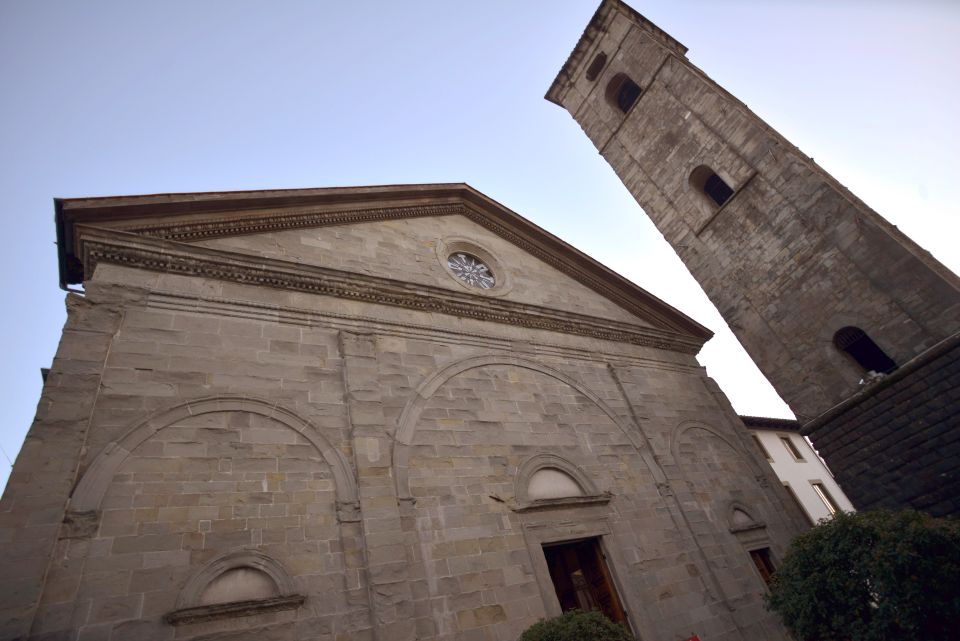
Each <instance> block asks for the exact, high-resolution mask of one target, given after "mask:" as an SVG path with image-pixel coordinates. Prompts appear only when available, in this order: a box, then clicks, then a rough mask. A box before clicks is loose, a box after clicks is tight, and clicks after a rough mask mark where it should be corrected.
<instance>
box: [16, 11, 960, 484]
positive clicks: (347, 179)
mask: <svg viewBox="0 0 960 641" xmlns="http://www.w3.org/2000/svg"><path fill="white" fill-rule="evenodd" d="M597 3H598V0H556V1H552V2H547V1H546V0H543V1H535V0H522V1H521V0H477V1H458V2H451V1H449V0H447V1H446V2H440V1H425V0H424V1H418V0H410V1H408V2H396V1H392V2H387V1H382V2H374V1H369V0H368V1H367V2H355V3H349V2H332V1H329V2H328V1H319V0H317V1H314V2H307V1H292V0H290V1H287V0H275V1H273V2H253V1H240V0H219V1H217V0H207V1H204V2H196V1H184V0H166V1H164V2H146V1H145V0H144V1H133V0H123V1H113V2H106V1H89V2H76V1H75V0H72V1H67V0H63V1H48V0H0V83H2V84H0V87H2V88H3V100H2V101H0V154H2V156H0V163H2V164H0V168H2V171H0V188H2V195H3V200H2V202H3V205H2V208H0V215H2V217H3V223H4V229H5V236H6V251H5V252H4V253H3V256H2V261H3V274H4V276H5V278H4V284H5V288H4V289H5V292H4V293H5V299H6V305H5V312H6V313H5V314H3V315H2V316H0V322H2V323H3V325H4V326H3V332H4V335H5V336H6V337H7V340H8V341H9V342H8V344H7V345H8V347H7V352H6V355H5V358H3V359H2V361H0V377H2V381H0V382H2V389H3V395H4V398H3V400H4V407H5V412H4V413H3V418H2V422H0V445H2V447H3V449H4V450H5V452H6V453H7V454H8V455H9V456H10V457H13V456H15V455H16V452H17V451H18V449H19V446H20V444H21V442H22V440H23V437H24V435H25V433H26V430H27V429H28V427H29V425H30V422H31V420H32V417H33V414H34V412H35V410H36V403H37V400H38V398H39V394H40V373H39V370H40V368H41V367H47V366H49V364H50V361H51V359H52V357H53V354H54V352H55V349H56V344H57V341H58V338H59V333H60V329H61V327H62V324H63V320H64V311H63V309H64V308H63V298H64V293H63V292H62V291H61V290H60V289H59V288H58V286H57V261H56V249H55V247H54V244H53V243H54V226H53V202H52V199H53V198H54V197H57V196H59V197H73V196H90V195H120V194H136V193H155V192H170V191H214V190H230V189H269V188H287V187H320V186H335V185H368V184H381V183H417V182H444V181H465V182H468V183H470V184H471V185H473V186H474V187H476V188H477V189H479V190H481V191H483V192H484V193H486V194H487V195H489V196H490V197H492V198H494V199H496V200H498V201H500V202H501V203H503V204H505V205H506V206H508V207H510V208H512V209H514V210H515V211H517V212H518V213H520V214H521V215H523V216H526V217H528V218H530V219H531V220H533V221H534V222H536V223H537V224H539V225H541V226H543V227H545V228H546V229H548V230H550V231H551V232H553V233H555V234H557V235H558V236H560V237H561V238H563V239H564V240H567V241H568V242H570V243H572V244H573V245H575V246H577V247H578V248H579V249H581V250H583V251H585V252H587V253H588V254H590V255H592V256H593V257H594V258H596V259H598V260H599V261H601V262H603V263H605V264H607V265H608V266H610V267H611V268H613V269H615V270H617V271H619V272H620V273H622V274H623V275H625V276H627V277H628V278H630V279H632V280H634V281H635V282H637V283H638V284H640V285H641V286H643V287H645V288H647V289H648V290H650V291H652V292H653V293H655V294H657V295H658V296H660V297H661V298H663V299H665V300H666V301H667V302H668V303H670V304H672V305H674V306H676V307H678V308H680V309H681V310H682V311H684V312H686V313H687V314H689V315H691V316H693V317H694V318H696V319H697V320H698V321H700V322H701V323H703V324H705V325H707V326H709V327H710V328H712V329H714V330H715V331H717V337H716V338H715V339H714V340H712V341H711V342H710V343H709V344H708V346H707V347H706V348H705V349H704V351H703V352H702V355H701V362H703V363H704V364H705V365H706V366H707V368H708V370H709V372H710V373H711V375H713V376H714V377H715V378H716V379H717V380H718V381H719V383H720V385H721V386H722V387H723V389H724V390H725V391H726V392H727V394H728V395H729V396H730V398H731V400H732V401H733V403H734V406H735V407H736V408H737V410H738V411H740V412H742V413H751V414H766V415H779V416H786V415H789V414H788V413H786V409H785V408H784V406H783V405H782V403H780V402H779V400H778V399H777V398H776V396H775V394H773V392H772V390H770V388H769V386H768V385H767V384H766V383H765V381H763V380H762V378H761V377H760V376H759V374H757V373H756V371H755V369H754V368H752V366H751V365H750V364H749V362H748V360H747V359H746V356H745V355H744V354H743V353H742V350H739V347H738V346H737V345H736V343H735V340H734V339H733V338H732V336H731V335H729V333H728V332H726V331H725V328H724V326H723V323H722V320H721V319H720V317H719V316H718V315H717V313H716V312H715V311H714V310H713V309H712V308H711V307H710V306H709V303H707V301H706V298H705V297H704V295H703V294H702V292H700V290H699V287H698V286H697V285H696V283H695V282H693V281H692V280H691V279H690V277H689V276H688V275H687V274H686V271H685V269H684V268H683V267H682V265H681V264H680V263H679V261H678V260H677V259H676V258H675V256H674V255H673V253H672V251H671V250H670V249H669V247H668V246H667V245H666V244H665V243H664V241H663V240H662V238H661V237H660V235H659V233H658V232H657V231H656V229H655V228H654V227H653V226H652V225H651V224H650V223H649V222H648V221H647V219H646V218H645V216H644V215H643V213H642V211H641V210H640V209H639V207H638V206H637V205H636V204H635V203H634V202H633V200H632V199H631V198H630V196H629V194H627V192H626V190H625V189H624V188H623V187H622V185H621V184H620V182H619V180H617V179H616V177H615V176H614V174H613V172H612V170H611V169H610V168H609V167H608V166H607V165H606V164H605V162H604V161H603V160H602V159H601V158H600V157H599V156H598V155H597V153H596V150H595V149H594V148H593V146H592V145H591V144H590V142H589V141H588V140H587V138H586V137H585V136H584V135H583V133H582V132H581V131H580V129H579V127H578V126H577V125H576V123H574V121H573V120H572V119H571V118H570V117H569V116H568V115H567V114H566V112H564V111H563V110H561V109H560V108H558V107H556V106H555V105H552V104H550V103H548V102H546V101H545V100H543V94H544V93H545V92H546V90H547V88H548V87H549V85H550V82H551V81H552V80H553V78H554V76H555V75H556V73H557V72H558V71H559V69H560V66H561V65H562V64H563V62H564V60H566V57H567V55H568V54H569V52H570V50H571V49H572V48H573V46H574V44H575V43H576V41H577V38H579V36H580V34H581V32H582V31H583V28H584V26H585V25H586V23H587V21H588V20H589V18H590V16H591V15H592V14H593V11H594V10H595V8H596V5H597ZM633 6H634V7H635V8H636V9H637V10H638V11H640V12H641V13H643V14H644V15H646V16H647V17H648V18H649V19H651V20H652V21H653V22H655V23H656V24H657V25H658V26H660V27H661V28H663V29H664V30H666V31H667V32H668V33H670V34H671V35H673V36H674V37H676V38H677V39H678V40H680V41H681V42H683V43H684V44H685V45H687V46H688V47H689V48H690V52H689V54H688V55H689V57H690V59H691V60H692V61H693V62H694V63H695V64H697V65H698V66H700V67H701V68H702V69H704V70H705V71H706V72H707V73H708V74H709V75H711V76H712V77H713V78H714V79H715V80H717V81H718V82H720V83H721V84H723V85H724V86H725V87H726V88H727V89H729V90H730V91H732V92H733V93H734V94H735V95H737V96H738V97H739V98H741V99H742V100H743V101H744V102H746V103H747V104H748V105H749V106H750V107H751V108H752V109H754V110H755V111H756V112H757V113H758V114H759V115H761V116H762V117H764V118H765V119H766V120H767V121H768V122H769V123H770V124H771V125H773V126H774V127H775V128H777V129H779V130H780V131H781V132H782V133H783V134H784V135H786V136H787V137H788V138H790V139H791V140H792V142H794V143H795V144H797V145H798V146H799V147H800V148H801V149H802V150H803V151H805V152H806V153H808V154H810V155H811V156H813V157H814V158H815V159H816V160H817V161H818V162H819V163H820V164H822V165H823V166H824V167H826V168H827V169H828V170H829V171H831V172H832V173H834V175H835V176H836V177H837V178H838V179H839V180H840V181H841V182H843V183H845V184H846V185H847V186H848V187H850V188H851V189H852V190H853V191H854V192H855V193H856V194H857V195H859V196H860V197H861V198H863V199H864V200H865V201H866V202H867V203H868V204H870V205H871V206H873V207H874V208H875V209H877V210H878V211H879V212H880V213H881V214H882V215H884V216H886V217H887V218H888V219H889V220H891V221H892V222H894V223H895V224H897V225H898V226H900V227H901V229H903V230H904V231H906V232H907V233H908V234H910V235H911V236H913V237H914V239H915V240H917V241H918V242H919V243H920V244H921V245H923V246H924V247H926V248H927V249H929V250H931V251H932V252H933V253H934V255H936V256H937V257H938V258H939V259H940V260H942V261H944V262H945V263H946V264H947V265H948V266H949V267H951V268H952V269H953V270H954V271H957V270H958V269H960V259H958V255H957V252H956V251H955V250H954V245H955V243H956V241H957V238H958V232H960V221H958V219H960V207H958V202H960V201H958V198H957V194H956V191H957V182H958V180H957V177H958V170H960V161H958V158H957V150H958V149H960V124H958V114H960V74H958V61H960V3H955V2H949V3H948V2H940V3H933V2H911V3H899V2H892V1H891V2H842V1H841V2H836V1H835V2H827V1H822V2H808V3H801V2H787V1H786V0H782V1H779V2H777V1H764V2H761V1H760V0H752V1H744V2H720V1H716V0H714V1H712V2H685V1H681V0H671V1H663V0H656V1H655V0H636V1H635V2H634V4H633ZM0 460H2V459H0ZM5 467H6V463H5V462H4V464H3V465H0V468H5ZM6 472H7V470H6V469H4V470H2V472H0V483H2V482H4V480H5V476H6Z"/></svg>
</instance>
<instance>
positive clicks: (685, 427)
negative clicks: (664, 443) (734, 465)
mask: <svg viewBox="0 0 960 641" xmlns="http://www.w3.org/2000/svg"><path fill="white" fill-rule="evenodd" d="M692 429H700V430H703V431H704V432H709V433H710V434H712V435H713V436H716V437H717V438H718V439H720V440H721V441H723V443H724V444H726V445H727V447H729V448H730V449H731V450H733V452H734V454H736V455H737V456H738V457H739V458H740V459H741V460H742V461H743V462H744V463H745V464H746V465H747V467H749V468H750V476H751V477H752V478H753V480H754V482H757V477H759V476H762V471H761V470H760V468H759V467H758V466H757V465H756V463H755V462H754V461H753V460H751V459H750V457H749V456H746V455H745V454H744V452H743V450H742V449H741V448H740V447H738V446H737V445H735V444H734V443H733V442H732V441H731V439H730V438H729V437H728V436H724V435H723V434H721V433H720V432H719V431H717V430H716V429H714V428H712V427H710V426H708V425H704V424H703V423H698V422H695V421H684V422H683V423H680V424H679V425H677V426H676V427H675V428H673V433H672V434H671V435H670V454H671V456H673V460H674V461H679V460H680V451H679V449H678V448H679V446H680V439H681V438H682V437H683V435H684V434H686V433H687V432H688V431H690V430H692Z"/></svg>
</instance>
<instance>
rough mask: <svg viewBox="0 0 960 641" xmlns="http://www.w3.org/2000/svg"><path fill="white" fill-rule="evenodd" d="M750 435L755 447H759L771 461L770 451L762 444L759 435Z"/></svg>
mask: <svg viewBox="0 0 960 641" xmlns="http://www.w3.org/2000/svg"><path fill="white" fill-rule="evenodd" d="M751 436H752V437H753V442H754V443H756V444H757V447H759V448H760V451H761V452H763V455H764V456H765V457H766V459H767V460H768V461H770V462H771V463H773V457H772V456H770V452H768V451H767V448H766V447H765V446H764V444H763V441H761V440H760V437H759V436H757V435H756V434H751Z"/></svg>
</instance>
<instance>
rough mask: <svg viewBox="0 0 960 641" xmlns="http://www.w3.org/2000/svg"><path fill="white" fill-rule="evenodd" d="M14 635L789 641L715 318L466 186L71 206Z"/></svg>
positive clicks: (18, 490)
mask: <svg viewBox="0 0 960 641" xmlns="http://www.w3.org/2000/svg"><path fill="white" fill-rule="evenodd" d="M57 229H58V237H59V241H60V252H61V254H60V260H61V276H62V280H63V283H64V285H65V286H67V287H69V286H71V285H75V284H82V285H83V292H82V293H79V292H76V291H72V292H71V293H69V294H68V295H67V309H68V319H67V322H66V325H65V327H64V331H63V336H62V340H61V342H60V345H59V349H58V351H57V355H56V358H55V360H54V362H53V364H52V367H51V369H50V371H49V374H48V376H47V379H46V382H45V385H44V388H43V394H42V398H41V400H40V404H39V408H38V412H37V417H36V421H35V423H34V425H33V426H32V427H31V430H30V433H29V435H28V437H27V440H26V442H25V444H24V446H23V449H22V451H21V454H20V456H19V457H18V459H17V462H16V465H15V467H14V470H13V473H12V476H11V478H10V482H9V485H8V486H7V490H6V493H5V494H4V497H3V506H4V511H3V517H4V518H3V521H2V531H3V536H4V541H5V545H4V548H3V551H2V554H3V555H4V556H5V559H4V568H5V572H4V576H3V577H0V610H2V619H0V626H2V627H0V638H3V639H37V640H40V639H43V640H49V641H53V640H67V639H70V640H85V641H92V640H94V639H113V640H121V639H141V640H142V641H152V640H169V639H217V640H225V639H237V640H239V639H258V640H267V639H298V640H306V639H318V640H319V639H322V640H338V641H341V640H343V641H345V640H348V639H349V640H364V639H367V640H370V641H374V640H375V641H402V640H410V641H413V640H414V639H424V640H426V639H434V640H451V641H452V640H463V641H513V640H514V639H516V638H517V636H518V635H519V634H520V632H521V631H522V630H523V629H525V628H526V627H528V626H529V625H530V624H532V623H533V622H535V621H537V620H538V619H541V618H544V617H548V616H552V615H556V614H559V613H560V612H561V611H564V610H569V609H573V608H579V609H594V610H600V611H603V612H604V613H605V614H606V615H607V616H609V617H610V618H612V619H614V620H617V621H620V622H622V623H623V624H624V625H626V626H628V627H629V628H630V629H631V630H633V632H634V633H635V634H636V635H637V637H638V638H641V639H647V640H676V641H680V640H681V639H685V638H688V637H690V636H691V635H693V634H698V635H699V636H700V638H701V639H703V640H704V641H707V640H710V641H721V640H722V641H728V640H729V641H733V640H752V641H769V640H772V639H786V635H785V633H784V632H783V630H782V629H781V627H780V626H779V624H778V622H777V621H776V618H775V617H774V615H771V614H769V613H767V612H766V611H765V610H764V608H763V605H762V594H763V592H764V590H765V585H764V581H765V580H766V579H767V578H769V572H770V571H771V570H772V569H773V568H774V567H775V565H776V563H777V562H778V560H779V559H780V558H782V555H783V554H784V552H785V550H786V546H787V545H788V543H789V541H790V539H791V538H792V536H794V535H795V534H796V533H797V532H799V531H800V530H801V529H802V528H804V527H805V524H804V522H803V517H802V515H801V514H800V513H799V511H798V510H797V509H796V507H795V506H794V505H793V504H792V503H791V501H790V499H789V498H788V497H787V496H786V495H785V494H784V489H783V487H782V486H781V485H780V483H779V482H778V480H777V478H776V477H775V476H774V475H773V472H772V471H771V469H770V467H769V466H768V465H767V464H766V463H765V462H764V460H763V458H762V456H761V455H760V453H759V452H758V450H757V449H756V447H755V446H754V445H753V444H752V443H751V441H750V436H749V434H748V433H747V432H746V430H745V429H744V427H743V425H742V423H741V422H740V421H739V419H738V417H737V416H736V414H735V413H734V411H733V410H732V408H731V407H730V405H729V403H728V402H727V400H726V399H725V397H724V396H723V394H722V393H721V392H720V390H719V389H718V388H717V386H716V385H715V383H714V382H713V381H712V380H711V379H710V378H708V377H707V375H706V373H705V371H704V370H703V368H702V367H701V366H700V365H699V364H698V363H697V361H696V359H695V355H696V353H697V351H698V350H699V349H700V347H701V346H702V344H703V343H704V342H705V341H706V340H708V339H709V337H710V332H709V331H708V330H706V329H705V328H703V327H701V326H700V325H698V324H697V323H695V322H694V321H692V320H691V319H689V318H687V317H686V316H684V315H683V314H681V313H680V312H678V311H677V310H675V309H673V308H671V307H670V306H668V305H667V304H665V303H664V302H662V301H660V300H658V299H656V298H655V297H653V296H651V295H650V294H648V293H646V292H645V291H643V290H642V289H640V288H638V287H637V286H635V285H633V284H632V283H629V282H628V281H626V280H624V279H622V278H621V277H619V276H618V275H616V274H614V273H613V272H611V271H609V270H608V269H606V268H605V267H603V266H602V265H599V264H598V263H596V262H595V261H593V260H592V259H590V258H589V257H587V256H585V255H584V254H582V253H580V252H578V251H577V250H576V249H574V248H573V247H571V246H569V245H567V244H566V243H564V242H563V241H561V240H559V239H557V238H556V237H554V236H552V235H550V234H549V233H547V232H545V231H544V230H542V229H540V228H538V227H536V226H535V225H533V224H531V223H530V222H528V221H526V220H525V219H523V218H522V217H520V216H518V215H517V214H515V213H513V212H512V211H510V210H508V209H506V208H505V207H503V206H502V205H499V204H498V203H496V202H494V201H492V200H490V199H489V198H487V197H485V196H483V195H482V194H480V193H479V192H477V191H475V190H473V189H472V188H470V187H468V186H466V185H421V186H390V187H371V188H350V189H316V190H292V191H263V192H235V193H208V194H173V195H157V196H133V197H112V198H91V199H70V200H61V201H58V202H57Z"/></svg>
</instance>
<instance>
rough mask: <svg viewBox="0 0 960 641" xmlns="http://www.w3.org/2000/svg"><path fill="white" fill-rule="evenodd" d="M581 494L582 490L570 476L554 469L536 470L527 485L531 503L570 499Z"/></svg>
mask: <svg viewBox="0 0 960 641" xmlns="http://www.w3.org/2000/svg"><path fill="white" fill-rule="evenodd" d="M583 494H584V493H583V488H582V487H580V484H579V483H577V482H576V480H574V478H573V477H572V476H570V475H569V474H567V473H566V472H564V471H562V470H558V469H556V468H554V467H544V468H541V469H539V470H537V471H536V472H534V473H533V475H532V476H531V477H530V482H529V483H528V484H527V497H528V498H529V499H530V500H533V501H536V500H539V499H563V498H571V497H574V496H583Z"/></svg>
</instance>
